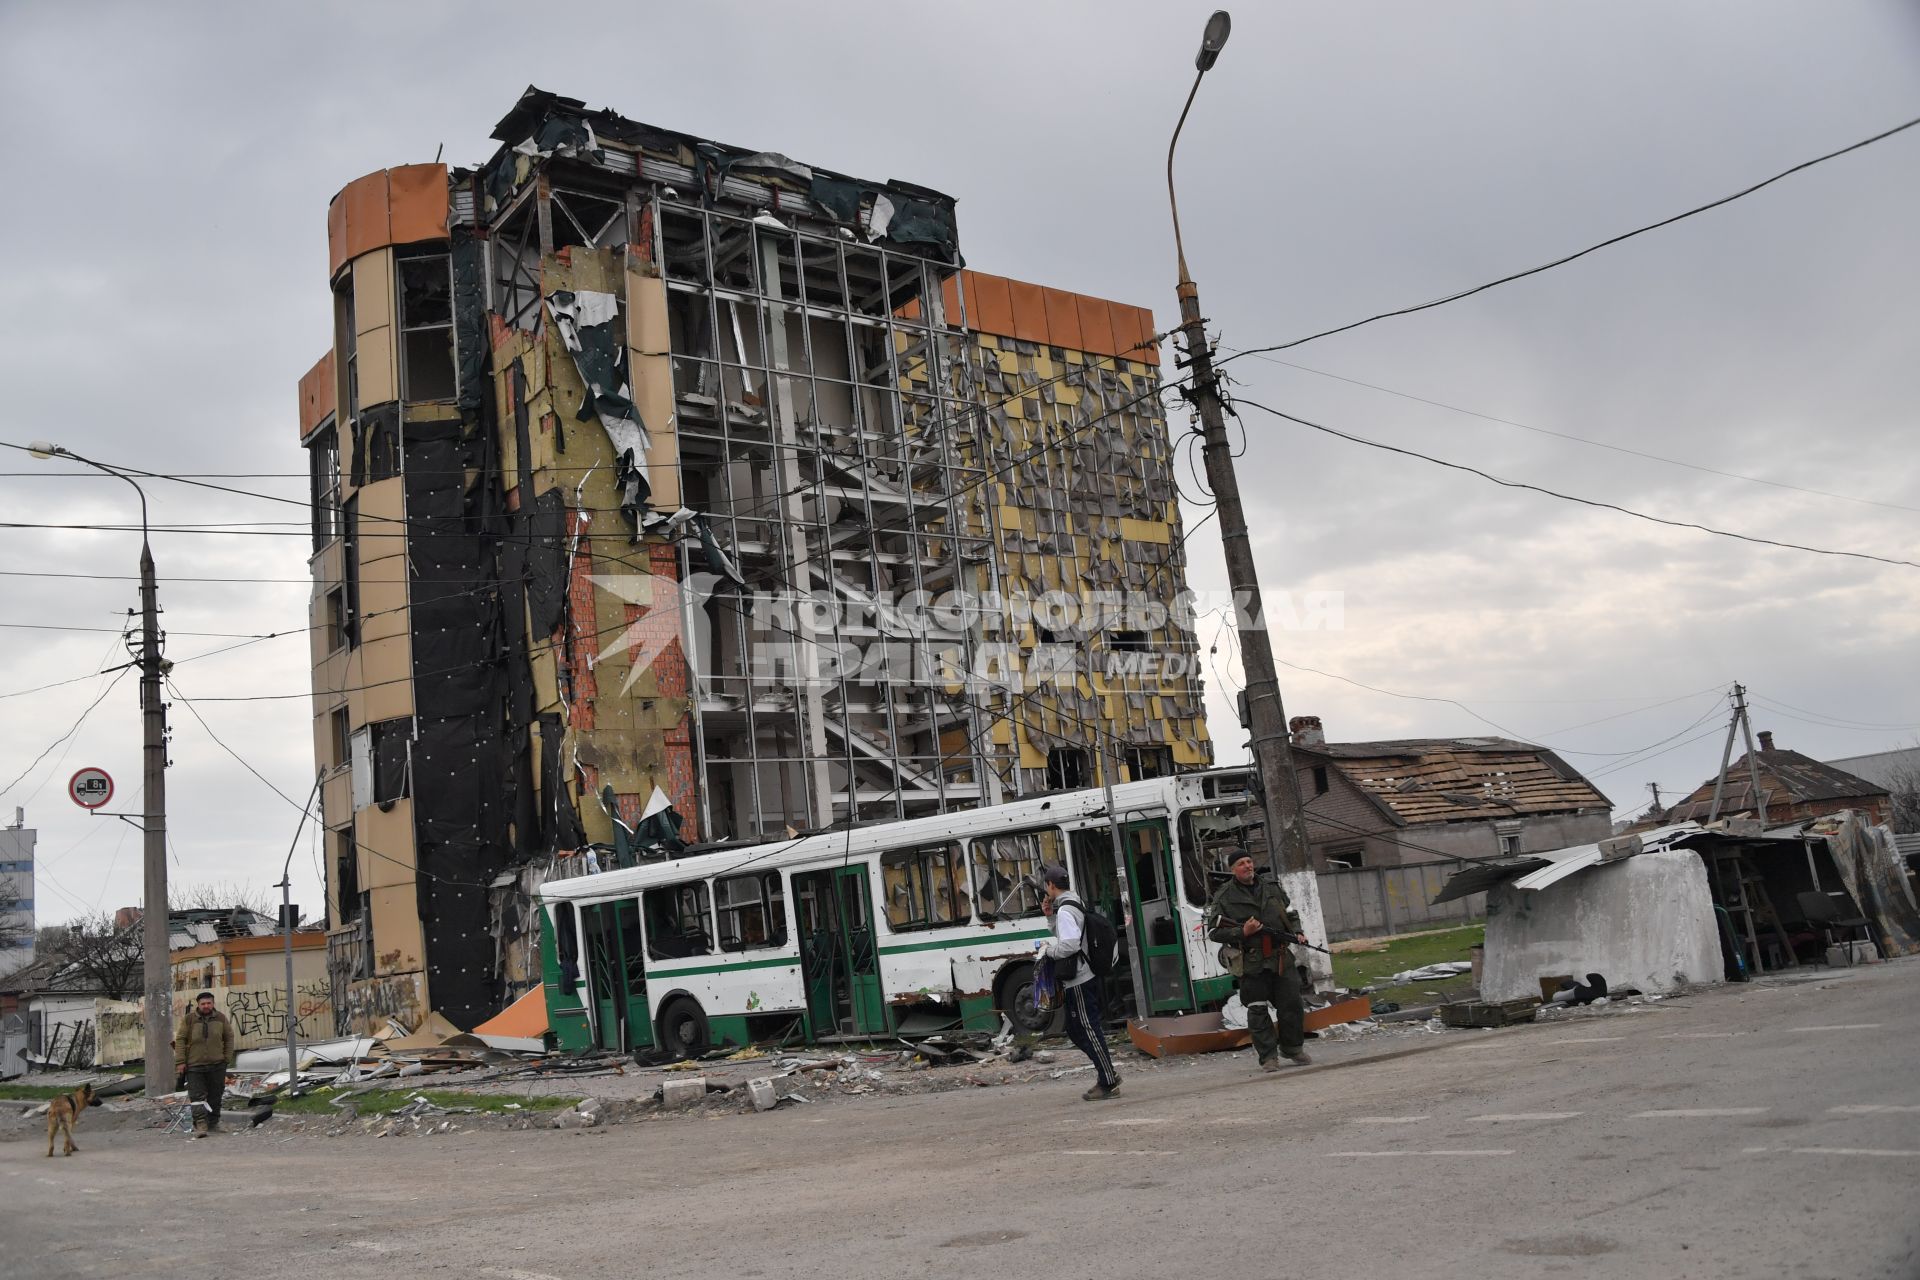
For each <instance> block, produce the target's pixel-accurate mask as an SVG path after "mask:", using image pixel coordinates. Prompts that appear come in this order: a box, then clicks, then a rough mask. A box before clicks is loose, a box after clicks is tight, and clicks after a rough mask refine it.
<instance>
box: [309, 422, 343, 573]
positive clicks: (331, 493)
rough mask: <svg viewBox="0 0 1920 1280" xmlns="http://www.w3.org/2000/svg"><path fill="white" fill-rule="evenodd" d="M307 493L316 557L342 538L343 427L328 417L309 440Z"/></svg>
mask: <svg viewBox="0 0 1920 1280" xmlns="http://www.w3.org/2000/svg"><path fill="white" fill-rule="evenodd" d="M307 492H308V502H309V504H310V505H311V507H312V509H313V550H314V554H315V555H318V554H319V553H320V552H322V551H324V550H326V549H327V547H328V546H330V545H331V544H332V543H333V542H334V541H335V540H336V539H338V538H339V537H340V532H341V526H342V520H341V513H340V428H339V426H338V424H337V423H336V421H335V418H334V415H332V414H328V415H327V417H326V418H325V419H324V420H323V421H322V423H321V425H320V427H319V429H318V430H316V431H315V432H314V433H313V435H312V436H310V437H309V438H308V440H307Z"/></svg>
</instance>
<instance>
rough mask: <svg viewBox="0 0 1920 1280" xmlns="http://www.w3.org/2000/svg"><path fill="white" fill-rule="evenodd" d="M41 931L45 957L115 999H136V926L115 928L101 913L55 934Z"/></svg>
mask: <svg viewBox="0 0 1920 1280" xmlns="http://www.w3.org/2000/svg"><path fill="white" fill-rule="evenodd" d="M53 933H54V931H53V930H42V931H41V939H42V942H43V944H44V945H45V946H46V948H47V954H48V955H51V956H54V957H57V958H58V959H60V960H61V961H63V962H64V963H65V964H67V965H70V966H72V968H73V969H75V970H77V971H78V972H79V974H80V975H81V976H83V977H84V978H86V979H87V980H88V981H89V982H90V983H91V984H92V985H93V986H95V987H97V988H98V989H99V990H100V991H101V992H103V993H105V994H106V995H108V996H111V997H112V998H114V999H116V1000H133V999H137V998H139V995H140V990H141V986H142V982H141V979H142V976H143V975H142V972H141V966H142V961H143V952H142V950H141V947H140V925H139V922H138V921H136V922H135V923H134V924H133V925H131V926H129V927H128V928H125V929H116V928H115V927H114V924H113V918H112V917H111V916H108V915H106V914H104V913H102V914H98V915H91V916H82V917H80V918H79V919H77V920H73V921H70V922H69V923H68V924H67V925H66V926H65V927H64V928H63V929H62V930H61V931H60V932H59V933H58V934H56V935H54V936H52V937H49V936H48V935H49V934H53Z"/></svg>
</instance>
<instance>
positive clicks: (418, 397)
mask: <svg viewBox="0 0 1920 1280" xmlns="http://www.w3.org/2000/svg"><path fill="white" fill-rule="evenodd" d="M434 263H438V264H439V270H438V271H435V270H434V269H433V264H434ZM423 264H424V265H423ZM393 273H394V279H393V295H394V300H395V306H396V307H397V309H398V312H399V315H398V321H399V323H398V326H397V327H398V329H399V331H400V343H399V348H400V398H401V399H402V400H403V401H407V402H409V403H420V402H444V401H449V400H454V399H457V398H458V397H459V394H460V370H459V361H458V359H457V357H456V356H455V353H454V345H453V342H454V339H453V255H452V253H450V252H449V251H448V250H446V249H444V248H440V247H437V246H434V245H426V246H417V247H415V248H412V249H402V250H398V251H396V252H395V253H394V256H393ZM435 335H439V337H438V339H436V337H435ZM443 357H444V360H443ZM429 365H431V367H429ZM422 383H424V384H426V385H424V386H423V385H419V384H422ZM429 392H433V393H438V394H428V393H429Z"/></svg>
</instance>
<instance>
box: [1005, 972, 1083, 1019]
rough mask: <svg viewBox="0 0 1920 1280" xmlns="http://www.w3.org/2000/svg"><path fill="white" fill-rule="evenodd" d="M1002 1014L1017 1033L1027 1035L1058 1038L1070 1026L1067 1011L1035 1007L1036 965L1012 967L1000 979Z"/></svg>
mask: <svg viewBox="0 0 1920 1280" xmlns="http://www.w3.org/2000/svg"><path fill="white" fill-rule="evenodd" d="M998 1004H999V1006H1000V1012H1002V1013H1004V1014H1006V1015H1007V1020H1008V1021H1009V1022H1011V1023H1013V1029H1014V1032H1015V1033H1016V1034H1018V1035H1028V1036H1057V1035H1059V1034H1060V1033H1061V1032H1062V1031H1063V1030H1065V1029H1066V1025H1067V1011H1066V1010H1065V1009H1055V1010H1054V1011H1053V1012H1052V1013H1042V1012H1040V1011H1039V1010H1038V1009H1036V1008H1034V1007H1033V966H1032V965H1031V964H1016V965H1010V966H1008V968H1007V971H1006V973H1005V974H1003V975H1002V976H1001V978H1000V998H999V1001H998Z"/></svg>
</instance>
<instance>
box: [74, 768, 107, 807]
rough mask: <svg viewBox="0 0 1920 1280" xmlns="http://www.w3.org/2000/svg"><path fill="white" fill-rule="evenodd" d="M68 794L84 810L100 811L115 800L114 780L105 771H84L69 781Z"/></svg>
mask: <svg viewBox="0 0 1920 1280" xmlns="http://www.w3.org/2000/svg"><path fill="white" fill-rule="evenodd" d="M67 794H68V795H69V796H72V797H73V802H74V803H75V804H77V805H79V806H80V807H81V808H82V809H98V808H100V807H101V806H103V805H105V804H106V803H107V801H109V800H111V799H113V779H112V778H110V777H108V776H107V771H106V770H105V769H82V770H81V771H80V772H78V773H76V774H74V775H73V776H72V777H71V778H69V779H67Z"/></svg>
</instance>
